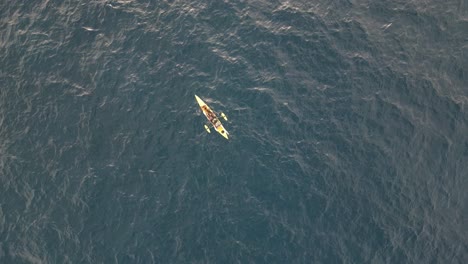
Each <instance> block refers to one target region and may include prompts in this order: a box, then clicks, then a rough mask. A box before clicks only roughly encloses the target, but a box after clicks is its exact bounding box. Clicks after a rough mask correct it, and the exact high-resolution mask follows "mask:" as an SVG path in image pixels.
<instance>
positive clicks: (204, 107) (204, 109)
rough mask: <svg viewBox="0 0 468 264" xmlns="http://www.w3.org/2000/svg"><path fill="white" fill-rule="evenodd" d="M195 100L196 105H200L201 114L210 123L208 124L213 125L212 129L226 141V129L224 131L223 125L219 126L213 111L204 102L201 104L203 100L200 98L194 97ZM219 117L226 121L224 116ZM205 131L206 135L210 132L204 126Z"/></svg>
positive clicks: (227, 134) (219, 123)
mask: <svg viewBox="0 0 468 264" xmlns="http://www.w3.org/2000/svg"><path fill="white" fill-rule="evenodd" d="M195 99H197V102H198V105H200V108H201V110H202V112H203V114H204V115H205V116H206V118H207V119H208V121H210V123H211V124H212V125H213V127H214V129H215V130H216V131H217V132H218V133H219V134H221V136H223V137H224V138H226V139H229V137H228V136H229V133H228V132H227V130H226V129H224V127H223V124H221V121H219V119H218V117H217V116H216V113H215V112H214V111H213V110H211V108H210V107H209V106H208V105H207V104H206V103H205V102H203V100H202V99H200V97H198V96H197V95H195ZM221 116H222V117H223V118H224V119H225V120H227V118H226V116H225V115H224V114H221ZM205 129H206V131H207V132H208V133H209V132H210V129H209V128H208V127H207V126H205Z"/></svg>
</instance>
